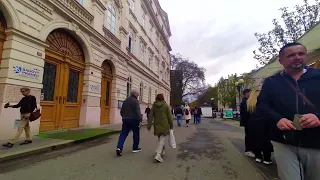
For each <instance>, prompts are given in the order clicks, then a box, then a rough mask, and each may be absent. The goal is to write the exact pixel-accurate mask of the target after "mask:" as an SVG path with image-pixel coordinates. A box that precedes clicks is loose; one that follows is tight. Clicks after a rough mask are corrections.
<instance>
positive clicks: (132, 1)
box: [128, 0, 135, 11]
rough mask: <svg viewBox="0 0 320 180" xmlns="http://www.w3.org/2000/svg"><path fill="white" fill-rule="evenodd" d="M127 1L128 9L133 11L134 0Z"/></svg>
mask: <svg viewBox="0 0 320 180" xmlns="http://www.w3.org/2000/svg"><path fill="white" fill-rule="evenodd" d="M128 1H129V8H130V9H131V10H132V11H134V1H135V0H128Z"/></svg>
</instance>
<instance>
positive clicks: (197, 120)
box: [195, 116, 201, 124]
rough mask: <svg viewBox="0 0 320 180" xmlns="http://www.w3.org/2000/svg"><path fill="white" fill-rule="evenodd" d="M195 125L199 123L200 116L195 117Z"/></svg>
mask: <svg viewBox="0 0 320 180" xmlns="http://www.w3.org/2000/svg"><path fill="white" fill-rule="evenodd" d="M195 118H196V123H197V124H199V123H200V122H201V116H195Z"/></svg>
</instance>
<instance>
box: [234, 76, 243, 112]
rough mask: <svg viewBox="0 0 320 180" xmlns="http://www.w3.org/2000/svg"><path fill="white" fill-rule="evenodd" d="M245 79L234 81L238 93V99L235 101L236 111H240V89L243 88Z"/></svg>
mask: <svg viewBox="0 0 320 180" xmlns="http://www.w3.org/2000/svg"><path fill="white" fill-rule="evenodd" d="M244 83H245V81H244V80H243V79H239V80H238V82H236V83H235V85H236V87H237V90H238V93H239V101H238V103H237V111H238V112H240V103H241V90H242V88H243V85H244Z"/></svg>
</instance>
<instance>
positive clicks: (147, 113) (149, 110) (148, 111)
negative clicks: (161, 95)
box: [144, 105, 151, 119]
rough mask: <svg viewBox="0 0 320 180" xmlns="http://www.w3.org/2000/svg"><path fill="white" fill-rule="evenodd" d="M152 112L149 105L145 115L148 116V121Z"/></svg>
mask: <svg viewBox="0 0 320 180" xmlns="http://www.w3.org/2000/svg"><path fill="white" fill-rule="evenodd" d="M150 112H151V109H150V107H149V105H148V107H147V108H146V110H145V111H144V113H146V115H147V119H148V118H149V114H150Z"/></svg>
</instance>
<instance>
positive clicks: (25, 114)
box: [2, 87, 37, 148]
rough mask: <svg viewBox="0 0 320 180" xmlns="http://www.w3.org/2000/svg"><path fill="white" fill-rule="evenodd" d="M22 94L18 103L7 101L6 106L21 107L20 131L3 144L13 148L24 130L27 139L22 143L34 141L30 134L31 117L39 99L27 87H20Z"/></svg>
mask: <svg viewBox="0 0 320 180" xmlns="http://www.w3.org/2000/svg"><path fill="white" fill-rule="evenodd" d="M20 92H21V94H22V95H23V96H24V97H23V98H22V99H21V100H20V102H19V103H18V104H17V105H13V106H12V105H10V104H9V103H7V104H6V105H5V108H8V107H11V108H20V118H21V121H20V124H19V127H18V131H17V133H16V135H15V136H14V138H13V139H11V140H9V142H8V143H6V144H3V145H2V146H4V147H8V148H12V147H13V145H14V143H15V142H16V141H17V140H18V139H19V137H20V136H21V134H22V131H23V130H24V131H25V134H26V140H25V141H24V142H22V143H21V144H20V145H25V144H30V143H32V139H31V135H30V121H29V117H30V114H31V113H32V112H34V111H35V110H36V109H37V101H36V97H34V96H32V95H31V94H30V89H29V88H27V87H23V88H21V89H20Z"/></svg>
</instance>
